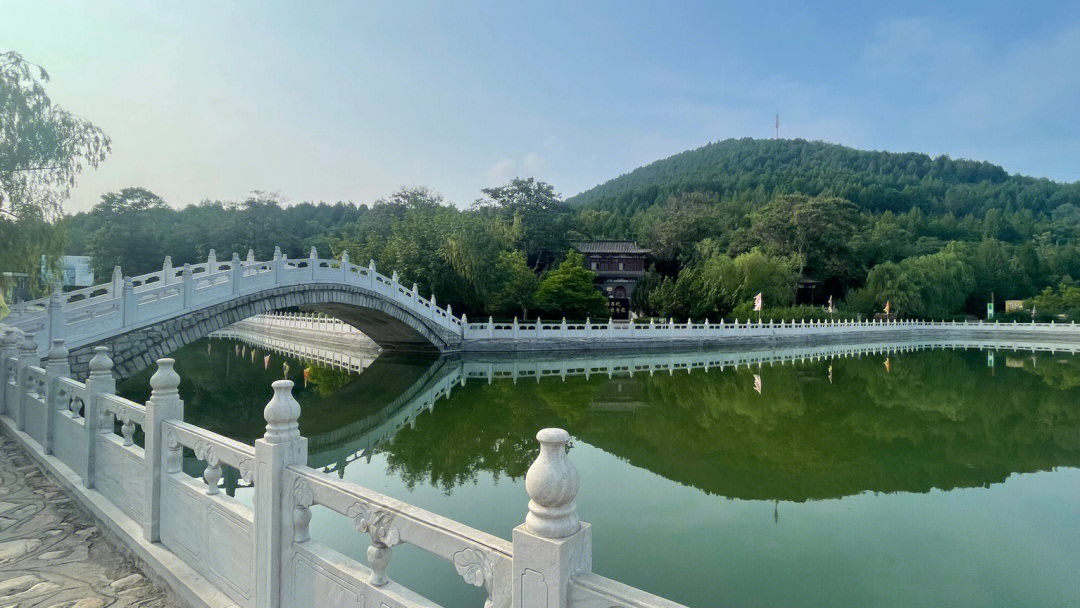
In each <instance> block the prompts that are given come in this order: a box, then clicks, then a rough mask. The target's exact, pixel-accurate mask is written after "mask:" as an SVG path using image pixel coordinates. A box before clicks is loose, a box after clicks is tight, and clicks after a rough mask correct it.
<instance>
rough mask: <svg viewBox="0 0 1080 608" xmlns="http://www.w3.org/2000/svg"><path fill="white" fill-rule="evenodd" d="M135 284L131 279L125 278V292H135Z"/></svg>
mask: <svg viewBox="0 0 1080 608" xmlns="http://www.w3.org/2000/svg"><path fill="white" fill-rule="evenodd" d="M134 290H135V283H133V282H132V281H131V277H124V291H134Z"/></svg>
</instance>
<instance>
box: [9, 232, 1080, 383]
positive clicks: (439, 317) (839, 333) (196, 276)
mask: <svg viewBox="0 0 1080 608" xmlns="http://www.w3.org/2000/svg"><path fill="white" fill-rule="evenodd" d="M290 306H310V307H316V308H320V307H321V308H327V309H330V308H332V309H333V310H335V311H337V312H339V313H349V311H352V312H354V313H356V316H355V318H354V319H351V321H353V322H356V323H358V324H360V325H361V326H362V327H363V326H365V325H364V324H365V323H369V324H370V327H371V329H372V330H373V331H374V330H380V331H381V330H386V331H387V333H386V335H384V336H383V338H385V340H386V341H387V344H383V346H393V345H395V344H396V345H397V346H398V347H401V346H402V345H403V344H404V345H406V346H415V345H416V344H424V345H427V347H430V348H431V349H432V350H436V351H440V352H456V351H472V352H487V351H510V350H534V351H542V350H548V351H556V350H571V351H572V350H585V349H619V348H622V349H630V350H636V349H642V348H654V349H663V348H669V347H671V346H685V345H692V344H716V343H723V342H728V341H732V340H735V341H737V340H739V339H744V338H753V339H762V338H765V339H772V338H776V339H789V338H811V339H814V338H817V337H819V336H832V337H842V338H844V339H851V338H854V339H880V338H881V337H882V336H883V335H885V334H889V335H895V336H896V338H897V339H900V338H905V339H906V338H912V337H927V336H933V335H937V334H939V333H942V332H947V333H950V334H956V332H968V333H967V334H966V335H977V336H983V335H989V334H986V333H985V332H1000V333H999V334H998V335H1006V332H1013V333H1009V334H1008V335H1012V336H1018V335H1021V334H1022V335H1025V336H1030V335H1034V334H1038V335H1041V336H1045V337H1047V338H1048V339H1059V340H1075V339H1076V338H1077V337H1080V329H1078V328H1077V327H1076V325H1075V324H1071V323H1070V324H1061V323H1039V324H1037V323H1030V324H1029V323H1015V322H1014V323H984V322H954V321H947V322H937V321H911V320H904V321H876V320H875V321H847V320H845V321H780V322H775V321H760V320H758V321H754V320H736V321H728V322H724V321H720V322H713V321H709V320H705V321H687V322H676V321H674V320H671V319H669V320H667V321H661V322H657V321H655V320H653V321H650V322H648V323H619V322H615V321H605V322H602V323H594V322H591V321H586V322H584V323H580V322H568V321H567V320H566V319H561V320H556V321H551V320H548V321H544V320H540V319H537V320H535V321H527V322H521V321H518V320H517V319H515V320H513V321H510V322H496V321H495V320H493V319H491V318H489V319H488V320H487V321H486V322H469V320H468V319H467V318H466V317H465V315H462V316H461V317H457V316H454V313H453V309H452V308H451V307H450V306H446V307H440V306H439V305H437V304H436V301H435V297H434V296H432V297H430V298H423V297H421V296H420V295H419V293H418V292H417V289H416V286H415V285H413V286H412V288H406V287H405V286H404V285H402V284H401V283H400V282H399V280H398V276H397V273H396V272H395V273H392V274H391V276H389V277H387V276H385V275H383V274H380V273H379V272H377V271H376V269H375V263H374V262H370V263H369V264H368V265H367V266H358V265H355V264H352V263H350V262H349V259H348V256H347V255H343V256H342V258H341V259H340V260H334V259H324V258H319V257H318V254H317V252H316V251H315V249H314V248H312V250H311V253H310V255H309V257H307V258H302V259H299V260H289V259H288V257H287V256H285V255H283V254H281V251H280V249H279V250H277V251H276V252H275V254H274V258H273V259H272V260H270V261H267V262H257V261H255V258H254V255H253V254H252V252H250V251H249V252H248V256H247V259H246V260H241V259H240V257H239V255H237V254H233V256H232V260H231V261H229V262H218V261H217V259H216V256H215V254H214V252H213V251H211V252H210V256H209V258H208V260H207V261H206V263H203V264H195V265H184V267H183V268H181V269H177V268H174V267H173V266H172V263H171V261H170V260H169V259H168V258H166V260H165V264H164V267H163V268H162V269H161V270H160V271H157V272H153V273H149V274H145V275H142V276H138V277H124V276H123V274H122V272H121V271H120V269H119V268H116V269H115V270H114V272H113V279H112V282H110V283H106V284H103V285H98V286H95V287H88V288H85V289H79V290H76V291H71V292H67V293H61V292H60V291H55V292H54V293H53V294H52V295H51V296H50V297H48V298H43V299H40V300H34V301H31V302H25V303H20V304H16V305H14V306H12V307H11V314H10V316H9V317H7V318H5V319H4V322H5V323H7V324H10V325H11V326H12V327H14V328H16V329H17V330H19V332H20V335H21V334H32V335H34V336H35V340H36V344H37V352H38V354H39V355H42V356H43V355H45V353H46V352H48V350H49V348H50V347H51V344H52V341H53V340H57V339H62V340H64V341H65V344H67V346H68V348H69V349H71V350H72V351H73V352H75V350H76V349H83V351H84V352H85V355H84V356H85V358H78V359H77V363H78V364H79V366H83V365H84V364H85V362H86V361H87V360H88V359H89V356H90V352H89V347H90V346H94V345H99V344H103V343H107V342H109V341H110V340H112V339H114V338H117V336H129V335H131V336H136V337H138V336H137V333H138V332H149V333H154V332H156V333H158V334H160V335H158V336H156V337H154V339H156V340H158V341H160V342H162V344H158V345H157V346H156V348H157V350H156V351H155V352H160V353H166V352H171V350H175V348H179V347H180V346H183V345H184V344H187V343H189V342H191V341H192V340H195V339H198V338H200V337H203V336H205V335H207V334H209V333H211V332H212V331H215V330H217V329H221V328H223V327H225V326H227V325H229V324H230V323H234V322H236V321H239V320H240V319H241V318H245V317H251V316H253V315H256V314H258V313H264V312H269V311H270V310H274V309H280V308H285V307H290ZM320 323H322V321H320ZM328 326H329V325H328ZM365 331H366V330H365ZM972 332H974V333H972ZM1016 332H1019V333H1016ZM152 337H153V336H152ZM370 337H372V338H374V339H375V340H376V342H378V341H379V340H380V339H382V338H380V337H378V336H370ZM119 346H122V345H118V347H119ZM117 353H118V354H122V355H127V354H128V353H127V352H126V351H124V352H120V351H119V350H118V351H117ZM142 357H143V359H142V364H143V365H144V366H145V365H150V364H152V362H153V360H154V357H152V356H146V355H142ZM127 367H130V366H125V369H127ZM80 369H82V367H80ZM128 371H130V370H128Z"/></svg>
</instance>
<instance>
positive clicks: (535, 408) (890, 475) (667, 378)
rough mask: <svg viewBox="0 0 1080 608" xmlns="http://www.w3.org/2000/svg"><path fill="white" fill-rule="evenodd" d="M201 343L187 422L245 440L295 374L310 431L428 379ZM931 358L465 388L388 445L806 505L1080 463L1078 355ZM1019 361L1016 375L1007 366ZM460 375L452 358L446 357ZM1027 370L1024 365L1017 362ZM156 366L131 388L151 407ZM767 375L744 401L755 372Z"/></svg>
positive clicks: (468, 469) (422, 466)
mask: <svg viewBox="0 0 1080 608" xmlns="http://www.w3.org/2000/svg"><path fill="white" fill-rule="evenodd" d="M233 345H234V342H232V341H220V340H214V341H213V346H212V349H211V352H209V353H207V351H206V344H205V341H199V342H197V343H195V344H193V345H190V346H188V347H185V348H183V349H181V350H180V351H179V352H177V353H175V354H174V357H175V358H176V359H177V369H178V370H179V373H180V375H181V378H182V382H181V385H180V393H181V397H182V398H183V399H184V401H185V418H186V419H187V420H188V421H189V422H192V423H194V424H197V425H199V426H202V427H205V428H207V429H210V430H213V431H215V432H219V433H222V434H225V435H227V436H229V437H232V438H234V439H237V440H240V441H244V442H247V443H251V442H252V441H254V438H255V437H258V436H261V435H262V433H263V431H264V429H265V421H264V420H263V417H262V410H263V407H264V406H265V404H266V402H267V401H268V400H269V398H270V396H271V389H270V384H271V383H272V382H273V381H274V380H277V379H280V378H281V377H282V362H283V361H286V360H287V361H288V362H289V377H290V379H291V380H293V381H294V382H295V383H296V389H295V394H296V396H297V399H298V400H299V401H300V403H301V406H302V409H303V414H302V415H301V417H300V428H301V432H302V433H304V434H305V435H306V436H309V437H317V436H319V435H321V434H323V433H330V432H333V431H337V430H338V429H341V428H343V427H347V426H348V425H349V424H351V423H353V422H354V421H356V420H360V419H362V418H365V417H367V416H371V415H373V414H381V413H383V410H384V409H385V408H387V407H388V404H391V403H394V402H395V400H397V399H398V398H399V396H401V395H402V394H403V393H404V392H405V391H407V390H408V389H409V388H410V387H413V386H414V384H416V383H417V382H420V381H421V378H422V376H423V375H424V374H425V372H426V370H427V369H428V367H429V362H428V361H417V360H415V359H401V358H397V359H395V358H392V357H387V356H385V355H384V356H382V357H379V358H378V359H377V360H376V362H375V363H374V364H373V365H372V366H371V367H369V368H367V369H366V370H365V371H364V372H363V373H361V374H359V375H348V374H347V373H344V372H338V371H334V370H327V369H316V370H314V373H312V374H309V384H308V386H307V387H306V388H305V387H304V385H303V384H304V383H303V370H304V368H305V367H306V366H308V365H309V364H307V363H303V362H301V361H299V360H296V359H292V358H287V357H283V356H282V355H278V354H273V355H272V357H271V364H270V366H269V368H264V365H263V361H262V356H263V355H264V354H265V353H263V352H262V351H261V349H260V351H259V353H258V354H257V356H256V361H255V362H252V361H251V358H250V355H249V356H248V357H237V356H235V355H234V354H233ZM1002 354H1003V355H1004V356H999V357H998V358H997V361H998V366H997V367H996V368H994V369H993V370H989V369H987V367H986V355H985V354H984V353H980V352H974V351H971V352H966V351H936V352H920V353H909V354H901V355H896V354H894V355H892V356H891V363H892V365H891V371H890V372H889V373H886V371H885V367H884V365H882V362H883V358H881V357H863V358H862V359H842V360H834V361H833V362H832V363H831V364H832V365H833V372H834V373H833V383H832V384H830V383H829V381H828V366H829V365H830V363H829V362H824V361H823V362H816V363H806V364H798V365H793V364H788V365H783V366H780V365H777V366H774V367H765V368H764V369H761V370H759V369H757V368H754V369H753V370H746V369H739V370H732V369H730V368H729V369H727V370H725V371H723V372H720V371H718V370H713V371H711V372H708V373H704V372H703V371H701V370H698V371H695V372H693V373H692V374H687V373H686V371H685V370H684V371H677V372H675V373H674V375H668V374H667V373H660V374H657V375H655V376H652V377H650V376H648V375H644V374H637V375H635V376H634V377H632V378H630V377H626V376H616V377H615V378H611V379H609V378H607V377H606V376H593V377H592V378H590V379H586V378H584V377H580V376H578V377H568V378H567V379H566V381H565V382H561V381H559V380H558V379H555V378H549V379H544V380H542V381H541V382H539V383H537V382H535V381H533V380H529V381H525V380H521V381H519V382H518V383H516V384H514V383H512V382H510V381H508V380H500V381H496V382H494V383H492V384H486V383H484V382H475V381H473V382H469V383H468V384H467V385H466V386H464V387H459V388H456V389H455V390H454V392H453V394H452V396H451V397H450V399H449V400H444V401H442V402H440V403H439V404H437V405H436V407H435V408H434V410H433V411H431V412H425V413H422V414H421V415H419V416H418V417H417V419H416V424H415V428H404V429H401V430H400V431H398V432H397V434H396V435H395V436H394V437H393V438H392V439H391V440H390V442H389V443H388V444H386V445H385V446H384V447H383V448H382V449H383V450H384V451H385V452H386V455H387V459H388V463H389V467H390V469H391V470H392V471H393V472H394V473H396V474H398V475H400V476H401V477H402V478H403V479H404V480H405V481H406V483H408V484H409V485H410V486H413V485H416V484H422V483H426V484H431V485H433V486H436V487H439V488H442V489H443V490H444V491H447V492H450V491H452V489H453V488H454V487H455V486H458V485H461V484H464V483H469V482H475V481H476V479H477V475H478V473H480V472H488V473H491V474H494V475H495V476H496V477H499V476H503V475H506V476H510V477H513V478H518V477H521V476H523V475H524V474H525V471H526V470H527V469H528V466H529V464H531V462H532V460H533V459H534V458H535V455H536V441H535V434H536V431H537V429H539V428H542V427H545V426H561V427H564V428H567V429H568V430H570V431H571V433H572V434H573V435H574V436H575V437H577V438H578V439H581V440H582V441H586V442H588V443H590V444H592V445H595V446H597V447H599V448H601V449H603V450H605V451H607V452H609V453H611V454H613V455H615V456H618V457H619V458H622V459H625V460H627V461H629V462H630V463H632V464H633V465H635V466H638V467H641V468H644V469H648V470H650V471H653V472H655V473H657V474H660V475H663V476H664V477H667V478H669V479H672V480H675V481H678V482H680V483H684V484H687V485H691V486H694V487H696V488H699V489H701V490H704V491H706V492H709V493H714V494H721V495H725V496H732V497H741V498H762V499H780V500H807V499H820V498H828V497H835V496H844V495H848V494H854V493H859V492H864V491H880V492H894V491H912V492H925V491H927V490H929V489H930V488H942V489H949V488H953V487H972V486H983V485H986V484H989V483H994V482H998V481H1001V480H1003V479H1005V478H1006V477H1007V476H1008V475H1009V474H1010V473H1013V472H1028V471H1037V470H1046V469H1050V468H1052V467H1054V466H1059V465H1065V466H1078V465H1080V411H1078V408H1077V407H1076V403H1077V402H1078V401H1080V399H1078V398H1080V357H1062V356H1057V355H1053V356H1052V355H1049V354H1040V355H1038V356H1037V357H1035V360H1034V361H1033V360H1032V358H1031V356H1030V355H1029V354H1026V353H1015V354H1012V353H1002ZM1007 357H1008V358H1009V359H1012V360H1015V361H1013V363H1012V365H1013V367H1010V366H1007V365H1005V360H1006V358H1007ZM450 363H451V364H454V362H453V361H451V362H450ZM1020 363H1023V367H1015V365H1019V364H1020ZM152 371H153V370H145V371H144V372H143V373H141V374H139V375H138V376H136V377H134V378H132V379H131V380H129V381H127V382H125V383H124V384H123V385H122V386H121V393H122V394H123V395H124V396H127V397H129V398H133V399H136V400H139V401H144V400H145V399H146V398H147V397H148V393H149V388H148V379H149V376H150V375H151V374H152ZM755 373H758V374H760V375H761V376H762V378H763V384H764V389H763V392H762V394H760V395H759V394H757V393H756V392H755V391H754V380H753V374H755Z"/></svg>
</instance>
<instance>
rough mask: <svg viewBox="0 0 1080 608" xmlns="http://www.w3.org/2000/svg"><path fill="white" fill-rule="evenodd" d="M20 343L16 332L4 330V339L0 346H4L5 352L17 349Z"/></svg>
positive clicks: (0, 340)
mask: <svg viewBox="0 0 1080 608" xmlns="http://www.w3.org/2000/svg"><path fill="white" fill-rule="evenodd" d="M18 343H19V338H18V336H16V335H15V330H14V329H4V337H3V339H0V346H2V347H3V349H4V350H7V349H9V348H16V345H17V344H18Z"/></svg>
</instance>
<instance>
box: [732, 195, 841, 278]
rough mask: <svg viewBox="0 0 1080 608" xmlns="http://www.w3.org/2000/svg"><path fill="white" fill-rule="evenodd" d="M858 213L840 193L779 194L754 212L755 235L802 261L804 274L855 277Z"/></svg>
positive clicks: (769, 246) (774, 250) (773, 249)
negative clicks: (818, 195)
mask: <svg viewBox="0 0 1080 608" xmlns="http://www.w3.org/2000/svg"><path fill="white" fill-rule="evenodd" d="M857 221H858V214H857V211H856V208H855V205H853V204H852V203H851V202H850V201H847V200H844V199H841V198H836V197H813V198H811V197H809V196H805V195H786V196H779V197H777V198H775V199H773V200H772V201H771V202H769V204H768V205H765V207H764V208H763V209H761V211H759V212H758V213H756V214H754V217H753V219H752V222H751V224H750V234H751V237H752V238H754V239H757V241H758V242H760V243H761V244H762V245H763V246H764V247H765V248H766V249H767V250H768V251H770V252H772V253H776V254H779V255H784V256H790V257H792V258H793V259H798V260H800V261H801V263H800V264H799V265H798V266H797V268H796V270H797V271H798V273H799V275H800V276H802V275H804V274H806V273H807V270H809V274H810V276H814V277H816V278H826V277H830V276H837V277H842V278H845V279H850V278H854V276H855V274H856V271H857V267H856V266H855V264H854V263H853V260H854V256H853V255H852V248H851V245H852V237H853V236H854V234H855V229H856V225H857Z"/></svg>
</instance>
